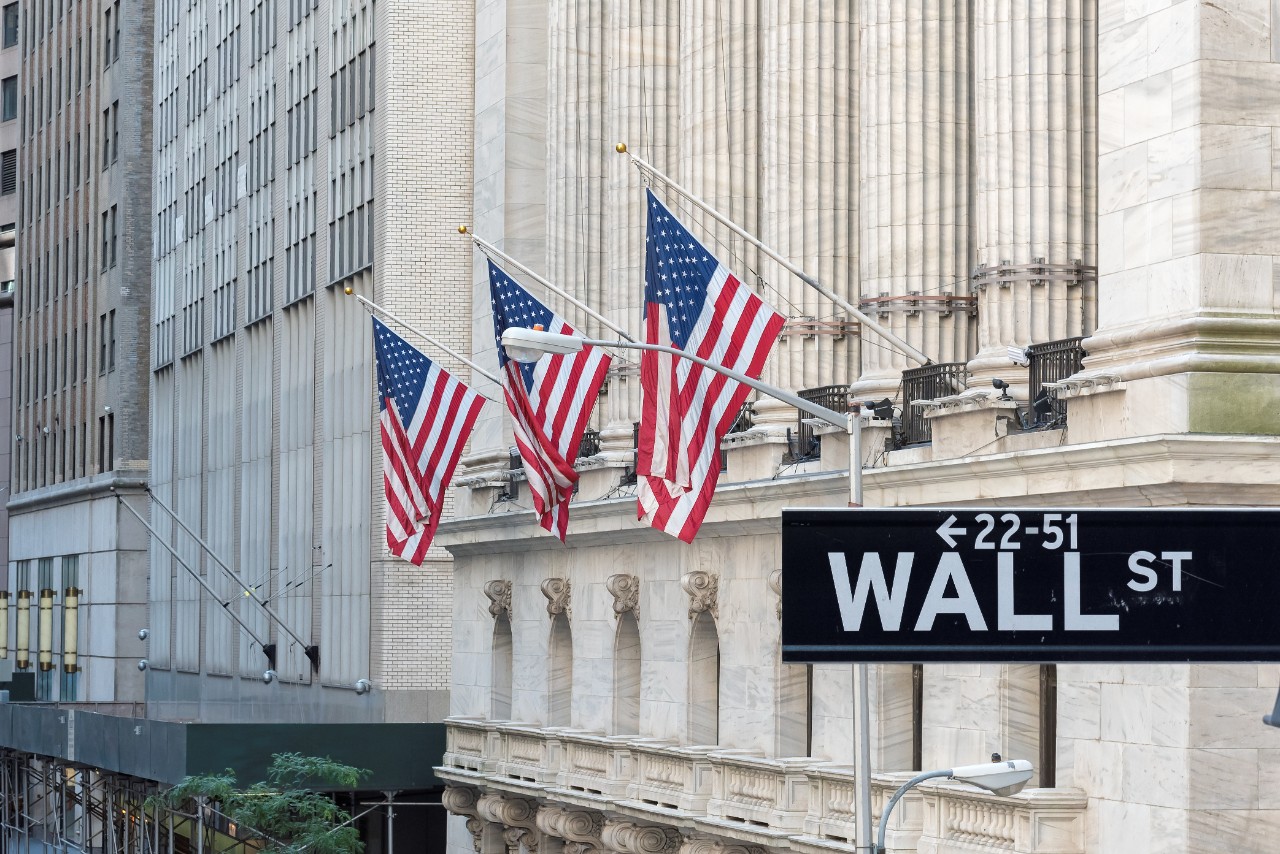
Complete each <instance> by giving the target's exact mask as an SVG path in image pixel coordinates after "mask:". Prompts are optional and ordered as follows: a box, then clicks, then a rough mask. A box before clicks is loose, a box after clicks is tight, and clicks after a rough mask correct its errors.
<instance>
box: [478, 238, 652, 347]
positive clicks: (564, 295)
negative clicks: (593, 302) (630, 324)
mask: <svg viewBox="0 0 1280 854" xmlns="http://www.w3.org/2000/svg"><path fill="white" fill-rule="evenodd" d="M458 233H459V234H465V235H467V236H468V237H470V238H471V240H472V241H473V242H474V243H475V244H476V246H479V247H480V250H481V251H482V252H484V253H486V254H493V255H497V256H498V257H499V258H501V259H502V260H503V261H504V262H506V263H507V264H510V265H511V266H512V267H515V268H516V269H517V270H519V271H520V272H521V273H523V274H524V275H526V276H528V277H529V278H531V279H533V280H534V281H535V282H537V283H538V284H540V285H542V286H543V287H544V288H546V289H547V290H549V291H551V293H553V294H555V295H556V296H558V297H560V298H561V299H564V300H567V301H568V302H570V303H572V304H573V305H576V306H577V307H578V308H580V309H582V310H583V311H585V312H586V313H587V314H588V315H590V316H591V317H594V318H595V319H596V320H598V321H599V322H600V323H601V324H603V325H604V326H606V327H607V328H609V329H611V330H612V331H614V332H616V333H618V334H619V335H621V336H622V337H623V338H624V339H626V340H627V341H634V340H636V339H634V338H632V337H631V336H630V335H628V334H627V331H626V330H625V329H623V328H622V327H621V326H619V325H618V324H616V323H614V322H613V321H612V320H610V319H609V318H607V317H605V316H604V315H603V314H601V313H600V312H598V311H596V310H595V309H594V308H592V307H591V306H589V305H587V304H586V303H585V302H582V301H581V300H578V299H577V298H575V297H574V296H572V295H571V294H569V293H568V292H567V291H565V290H563V289H561V288H559V287H557V286H556V285H553V284H551V282H549V281H548V280H547V279H544V278H543V277H542V276H539V275H538V274H537V273H535V272H534V271H533V270H530V269H529V268H528V267H526V266H525V265H524V264H521V263H520V262H519V261H517V260H516V259H515V258H512V257H511V256H510V255H508V254H507V253H505V252H503V251H502V250H501V249H499V248H498V247H496V246H494V245H493V244H492V243H490V242H489V241H487V240H485V239H484V238H482V237H479V236H478V235H476V233H475V232H474V231H471V229H470V228H469V227H468V226H465V225H460V226H458Z"/></svg>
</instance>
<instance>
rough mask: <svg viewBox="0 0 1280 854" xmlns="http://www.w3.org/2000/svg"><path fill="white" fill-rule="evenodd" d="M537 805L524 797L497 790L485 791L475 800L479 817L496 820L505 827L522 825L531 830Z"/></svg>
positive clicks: (533, 825)
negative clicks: (512, 795) (502, 793)
mask: <svg viewBox="0 0 1280 854" xmlns="http://www.w3.org/2000/svg"><path fill="white" fill-rule="evenodd" d="M537 812H538V805H537V804H536V803H534V802H533V801H530V800H526V799H524V798H514V797H510V796H506V795H501V794H499V793H497V792H487V793H485V794H483V795H481V796H480V799H479V800H477V801H476V813H477V814H478V815H479V816H480V818H483V819H488V820H489V821H496V822H498V823H499V824H501V825H504V826H506V827H523V828H525V829H526V830H533V829H534V828H535V827H536V825H535V824H534V817H535V816H536V815H537Z"/></svg>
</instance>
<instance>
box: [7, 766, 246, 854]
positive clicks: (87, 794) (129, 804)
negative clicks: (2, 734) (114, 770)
mask: <svg viewBox="0 0 1280 854" xmlns="http://www.w3.org/2000/svg"><path fill="white" fill-rule="evenodd" d="M157 792H158V786H157V784H156V783H155V782H152V781H148V780H140V779H138V778H136V777H130V776H127V775H124V774H110V773H106V772H103V771H101V770H100V769H94V768H86V767H83V766H79V765H74V764H65V763H61V762H58V761H57V760H53V759H49V758H47V757H40V756H35V755H33V754H30V753H21V752H18V751H12V750H0V854H52V852H61V854H72V852H78V854H206V852H208V854H215V853H216V854H252V852H254V851H257V850H258V848H259V847H260V843H255V842H254V841H253V840H242V839H237V838H236V828H235V826H234V825H233V824H231V823H230V822H229V821H228V820H227V819H226V817H225V816H222V815H221V814H220V813H218V812H217V811H216V810H215V809H213V808H212V807H211V806H207V805H202V806H201V808H200V809H198V810H197V811H196V812H195V813H194V814H192V813H185V812H182V811H180V810H175V809H170V808H168V807H167V806H166V805H164V804H163V803H160V802H159V801H158V800H157V799H156V798H154V797H152V796H153V795H155V794H157Z"/></svg>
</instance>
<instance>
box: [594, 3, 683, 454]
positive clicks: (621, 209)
mask: <svg viewBox="0 0 1280 854" xmlns="http://www.w3.org/2000/svg"><path fill="white" fill-rule="evenodd" d="M679 10H680V3H679V0H619V2H616V3H611V4H607V5H606V15H608V16H610V17H609V18H608V19H607V20H606V23H605V30H606V32H607V33H608V38H609V57H608V80H607V98H608V106H607V108H606V109H607V116H606V119H607V132H608V134H609V139H611V140H615V141H621V142H625V143H627V145H628V146H630V148H631V150H632V151H634V152H635V153H636V154H638V155H640V156H641V157H644V158H645V159H646V160H648V161H649V162H650V163H653V164H654V166H656V167H657V168H659V169H661V170H663V171H664V172H665V171H667V170H669V169H670V168H671V166H672V162H671V161H672V157H673V154H674V151H675V147H676V142H677V136H676V114H677V112H678V106H679V89H678V80H677V72H678V68H677V64H678V58H679V50H680V41H679V38H680V17H679ZM607 176H608V179H607V180H608V188H607V191H606V194H605V205H606V206H605V211H604V214H605V215H604V229H605V235H606V241H607V244H606V246H607V252H606V256H605V257H606V262H605V268H606V274H605V284H604V287H605V289H606V293H605V295H604V296H605V299H604V302H605V305H607V306H608V314H609V317H610V318H611V319H612V320H613V321H614V322H615V323H618V324H619V325H621V326H622V327H623V328H625V329H631V330H635V331H636V332H639V331H640V330H641V329H642V320H641V317H642V311H643V306H644V237H645V205H644V184H643V182H642V180H641V177H640V174H639V173H638V172H637V170H636V169H635V167H634V166H632V165H631V162H630V160H629V159H628V158H626V157H622V156H620V155H617V154H611V155H610V156H609V158H608V167H607ZM625 358H626V359H628V360H629V362H630V365H631V367H630V368H628V367H627V366H626V365H625V364H624V363H623V362H622V360H617V361H615V363H614V364H615V368H618V369H617V370H616V371H615V373H614V375H613V378H612V379H611V381H610V384H609V397H608V402H607V405H606V409H605V420H606V422H607V423H606V425H605V428H604V429H603V430H602V431H601V445H602V449H603V450H604V452H605V455H606V457H616V458H617V461H618V463H619V464H623V463H625V464H628V465H629V464H631V461H632V453H631V451H632V448H633V447H634V445H633V444H632V424H633V423H634V422H636V421H638V420H639V419H640V375H639V371H638V366H639V359H638V357H637V355H636V354H631V355H627V356H626V357H625Z"/></svg>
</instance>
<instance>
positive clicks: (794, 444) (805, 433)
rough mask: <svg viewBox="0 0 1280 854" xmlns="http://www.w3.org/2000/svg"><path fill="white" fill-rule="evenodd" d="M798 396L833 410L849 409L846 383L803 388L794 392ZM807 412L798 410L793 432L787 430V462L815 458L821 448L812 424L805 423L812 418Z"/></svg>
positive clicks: (819, 437)
mask: <svg viewBox="0 0 1280 854" xmlns="http://www.w3.org/2000/svg"><path fill="white" fill-rule="evenodd" d="M796 395H797V396H798V397H802V398H804V399H805V400H808V401H811V402H813V403H816V404H818V405H819V406H825V407H826V408H827V409H830V410H832V411H834V412H848V411H849V387H848V386H847V385H824V386H818V387H817V388H803V389H800V391H798V392H796ZM812 417H813V416H811V415H809V414H808V413H807V412H800V413H799V414H798V418H797V419H796V429H795V431H794V432H792V431H790V430H789V431H788V433H789V436H788V438H789V439H790V441H789V442H788V445H789V447H788V449H787V462H792V463H798V462H804V461H805V460H814V459H817V458H818V456H819V454H820V453H821V449H822V437H821V436H816V435H814V432H813V426H812V425H810V424H806V423H805V419H806V418H812Z"/></svg>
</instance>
